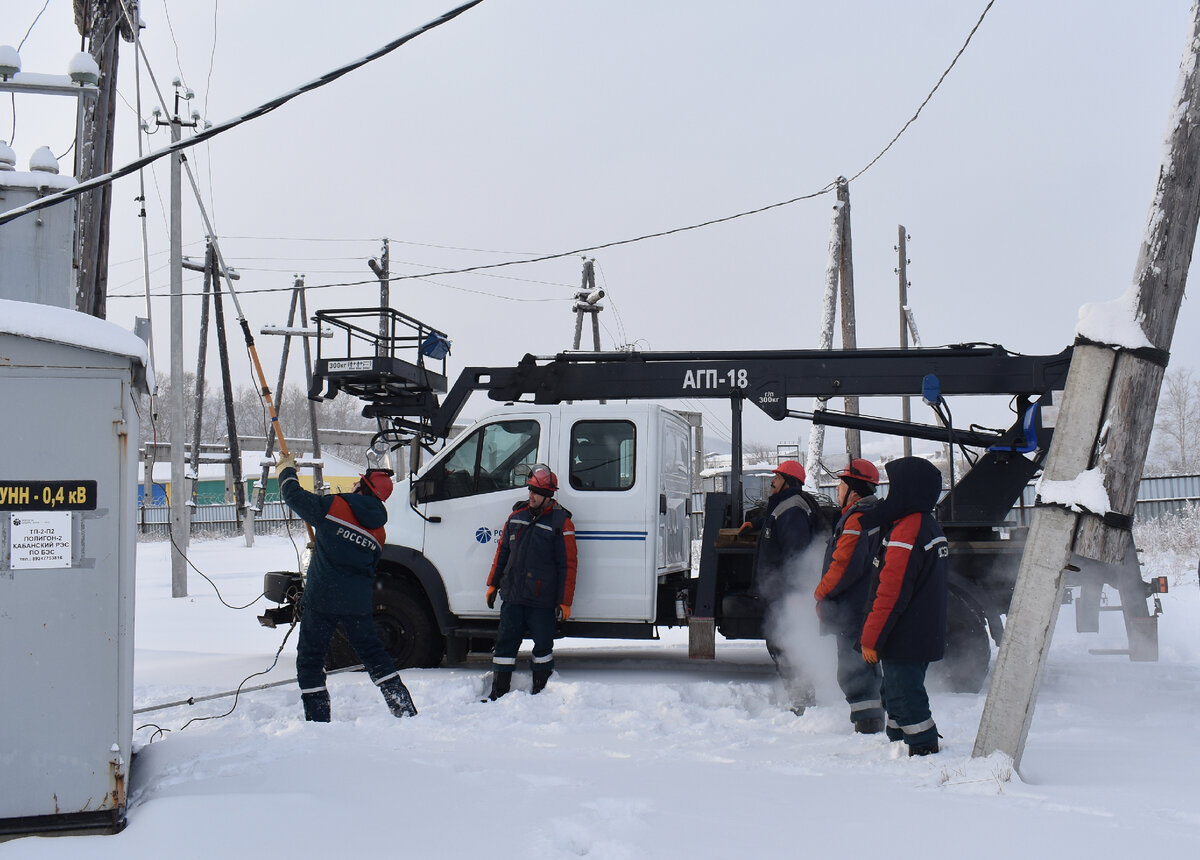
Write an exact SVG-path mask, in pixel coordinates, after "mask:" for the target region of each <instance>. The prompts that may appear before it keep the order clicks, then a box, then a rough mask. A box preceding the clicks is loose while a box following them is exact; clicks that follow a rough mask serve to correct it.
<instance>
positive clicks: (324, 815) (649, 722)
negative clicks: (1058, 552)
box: [0, 537, 1200, 860]
mask: <svg viewBox="0 0 1200 860" xmlns="http://www.w3.org/2000/svg"><path fill="white" fill-rule="evenodd" d="M167 549H168V547H167V545H166V544H165V543H143V544H139V546H138V589H137V601H138V605H137V634H136V643H137V656H136V673H135V682H136V695H135V703H134V707H135V709H142V708H149V707H152V706H154V705H157V704H160V703H165V702H173V701H177V700H181V699H185V698H187V697H188V696H195V697H200V696H203V695H209V694H214V693H221V692H224V691H227V690H232V689H233V688H235V687H236V686H237V684H238V683H239V682H240V681H241V680H242V679H243V678H244V677H246V676H247V675H249V674H251V673H252V672H256V671H260V670H262V669H263V668H265V667H266V666H267V665H268V664H269V663H270V661H271V659H272V656H273V655H274V653H275V650H276V649H277V648H278V646H279V642H280V640H281V638H282V636H283V631H282V630H275V631H272V630H267V629H264V628H260V627H259V625H258V624H257V622H256V621H255V619H254V614H255V612H256V609H258V607H254V608H251V609H247V610H244V611H239V612H235V611H231V610H229V609H227V608H225V607H224V606H222V605H221V603H220V602H219V601H218V600H217V598H216V596H215V594H214V592H213V589H212V587H211V586H209V584H208V583H206V582H205V581H204V580H203V579H201V578H200V577H199V576H197V575H196V574H195V573H193V574H192V575H191V578H190V583H189V591H190V593H191V594H192V595H193V596H191V597H188V598H181V599H172V598H171V597H170V562H169V556H168V551H167ZM191 559H192V561H193V563H194V564H195V565H196V566H197V567H198V568H199V569H200V570H202V571H204V572H205V573H207V574H208V575H209V576H211V577H212V578H213V579H214V580H215V581H216V582H217V584H218V585H219V586H220V588H221V591H222V593H223V595H224V596H225V599H226V600H228V601H229V602H230V603H233V604H239V603H245V602H247V601H249V600H251V599H253V597H254V596H255V595H256V594H257V593H258V592H259V590H260V586H261V581H262V573H263V571H265V570H272V569H288V568H293V569H294V567H295V550H294V548H293V546H292V544H291V543H290V542H289V541H288V540H287V538H284V537H274V538H261V537H260V538H259V539H258V541H257V543H256V545H255V547H254V548H252V549H248V548H246V547H245V546H244V545H243V544H242V543H241V542H240V541H238V540H219V541H202V542H196V543H193V544H192V553H191ZM1147 561H1148V565H1147V567H1148V570H1147V573H1153V574H1160V573H1161V574H1167V575H1168V576H1169V577H1170V578H1171V581H1172V592H1171V593H1170V594H1169V595H1166V596H1165V597H1164V598H1163V606H1164V611H1165V614H1164V616H1163V618H1162V621H1161V625H1160V636H1161V645H1160V649H1161V660H1160V662H1158V663H1130V662H1129V661H1128V660H1127V659H1126V658H1124V657H1113V656H1096V655H1091V654H1089V653H1088V649H1089V648H1114V647H1122V646H1123V645H1124V635H1123V630H1122V627H1121V623H1120V614H1119V613H1104V614H1103V616H1102V631H1101V633H1100V634H1090V635H1083V634H1077V633H1075V632H1074V620H1073V617H1072V614H1071V608H1070V607H1064V610H1063V611H1064V615H1063V617H1062V620H1061V621H1060V623H1059V626H1058V631H1057V633H1056V637H1055V641H1054V647H1053V651H1052V654H1051V656H1050V659H1049V663H1048V667H1047V672H1046V679H1045V683H1044V685H1043V687H1042V691H1041V696H1040V698H1039V701H1038V709H1037V713H1036V716H1035V718H1034V722H1033V728H1032V732H1031V734H1030V738H1029V742H1028V745H1027V748H1026V753H1025V757H1024V761H1023V765H1022V773H1021V774H1020V775H1017V774H1014V773H1010V769H1009V768H1008V767H1007V766H1006V763H1005V761H1004V760H1003V759H1002V758H1001V757H999V756H994V757H992V758H989V759H980V760H975V759H972V758H971V756H970V753H971V748H972V745H973V742H974V737H975V732H976V729H977V728H978V724H979V716H980V713H981V710H982V707H983V696H982V695H980V696H975V695H963V694H950V693H936V694H935V695H934V697H933V712H934V717H935V718H936V720H937V723H938V727H939V729H940V730H941V732H942V734H943V735H944V741H943V744H944V750H943V752H942V753H941V754H940V755H937V756H930V757H928V758H923V759H908V758H906V757H905V756H904V755H903V745H901V744H889V743H888V742H887V741H886V740H884V739H883V737H882V736H872V737H864V736H861V735H854V734H853V733H852V732H851V730H850V723H849V721H848V719H847V716H846V709H845V705H844V703H842V702H840V700H839V699H838V697H837V694H836V691H835V690H834V688H833V686H832V680H831V679H830V678H826V679H825V681H824V684H823V685H822V693H823V695H822V705H821V706H818V707H817V708H814V709H810V710H809V712H808V713H807V714H806V715H804V716H803V717H801V718H797V717H795V716H793V715H792V714H791V713H790V712H789V711H787V710H786V709H785V708H783V707H781V689H780V686H779V683H778V681H777V680H776V678H775V675H774V672H773V669H772V666H771V664H770V661H769V658H768V657H767V654H766V650H765V648H763V646H762V645H761V643H740V642H724V641H718V657H717V660H716V662H713V663H708V662H694V661H689V660H688V657H687V642H686V636H685V635H684V634H681V633H678V632H668V633H667V634H665V638H664V640H663V641H662V642H655V643H626V642H620V643H612V642H606V643H596V642H591V643H589V642H570V641H568V642H563V643H560V645H559V646H558V648H557V649H556V655H557V660H558V664H559V675H558V676H556V677H555V678H554V679H553V680H552V681H551V685H550V687H549V688H548V689H547V690H546V692H545V693H544V694H542V695H539V696H538V697H536V698H534V697H531V696H529V695H528V694H527V692H526V691H527V690H528V688H529V680H528V676H527V674H525V673H524V671H523V672H522V673H520V674H518V676H517V681H516V686H517V687H518V688H519V690H518V691H517V692H515V693H514V694H512V695H509V696H507V697H505V698H504V699H502V700H501V701H499V702H496V703H487V704H483V703H481V702H480V701H479V699H480V697H481V695H482V694H483V692H484V689H485V684H486V679H487V676H488V662H487V661H486V660H484V659H481V658H478V657H473V658H472V659H471V660H470V661H469V662H468V663H467V664H466V665H465V666H463V667H460V668H453V669H426V670H408V671H406V672H405V673H404V677H405V681H406V682H407V684H408V686H409V688H410V689H411V690H412V692H413V697H414V700H415V701H416V704H417V706H418V708H419V709H420V716H418V717H417V718H415V719H412V720H396V719H394V718H393V717H391V716H390V715H389V714H388V712H387V710H386V709H385V707H384V704H383V702H382V700H381V699H380V697H379V695H378V694H377V692H376V691H375V689H374V687H373V686H372V685H371V683H370V681H369V680H368V679H367V678H366V677H365V676H364V675H362V674H361V673H351V674H343V675H339V676H335V677H333V678H331V681H330V687H331V691H332V694H333V706H334V722H333V723H332V724H331V725H314V724H306V723H305V722H304V721H303V719H302V718H301V709H300V704H299V693H298V690H297V689H296V687H295V686H294V685H292V684H287V685H284V686H280V687H274V688H270V689H265V690H260V691H255V692H251V693H248V694H245V695H243V696H242V697H241V699H240V701H239V702H238V704H237V707H236V709H235V710H234V711H233V712H232V714H230V715H229V716H227V717H224V718H222V719H214V720H206V721H201V722H193V723H192V724H191V725H190V726H188V727H187V728H186V729H184V730H182V731H181V727H182V726H183V725H184V724H185V723H186V722H187V721H188V720H189V719H191V718H194V717H197V716H206V715H211V714H221V713H224V712H225V711H227V710H228V709H229V707H230V705H231V704H232V699H231V698H220V699H214V700H211V701H205V702H200V703H198V704H196V705H193V706H186V705H184V706H178V707H173V708H169V709H166V710H160V711H155V712H152V713H143V714H139V715H138V716H136V717H135V726H139V727H141V726H144V727H143V728H139V729H138V730H137V731H136V733H135V736H134V746H135V749H137V750H138V752H137V754H136V758H135V760H134V763H133V771H132V782H131V792H130V804H129V824H128V827H127V829H126V830H125V831H124V832H123V833H121V834H119V835H116V836H73V837H63V838H54V839H46V838H34V837H28V838H23V839H17V840H13V841H10V842H7V843H3V844H0V860H16V858H25V857H36V858H39V860H42V858H54V857H71V858H77V857H84V858H92V857H97V858H130V857H149V856H170V857H172V858H201V857H203V858H217V857H222V858H225V857H228V858H236V857H247V858H263V859H264V860H265V858H275V857H280V858H283V857H288V858H294V857H311V856H330V857H341V856H353V855H354V854H355V853H357V852H360V851H364V850H365V851H380V852H387V855H388V856H396V857H412V858H459V857H463V858H465V857H490V858H556V857H576V856H587V857H597V858H642V857H689V858H710V857H712V858H716V857H721V858H726V857H755V858H757V857H782V856H815V857H822V856H835V855H838V856H853V855H856V854H859V853H862V852H863V850H864V849H866V850H867V851H869V852H870V853H871V854H873V855H876V856H888V857H899V858H906V857H935V858H942V857H947V858H948V857H971V858H988V857H1001V856H1004V857H1014V856H1016V857H1021V856H1025V857H1047V856H1049V857H1064V858H1065V857H1085V856H1092V857H1125V856H1140V855H1143V854H1146V855H1149V856H1153V857H1155V858H1174V857H1188V858H1192V857H1195V856H1196V852H1197V847H1198V846H1200V788H1198V785H1197V783H1198V781H1197V778H1196V768H1197V763H1198V762H1200V725H1198V721H1197V714H1198V713H1200V590H1198V589H1197V582H1196V563H1195V558H1186V557H1182V556H1176V555H1164V556H1162V557H1161V558H1160V559H1159V560H1156V559H1154V558H1153V557H1151V558H1149V559H1148V560H1147ZM481 575H482V574H481ZM261 605H262V604H261V603H260V604H259V606H261ZM293 646H294V642H293V641H291V640H289V642H288V644H287V647H286V649H285V651H284V654H283V656H282V658H281V660H280V666H278V667H277V668H276V669H275V670H274V671H272V672H271V673H270V674H269V675H267V676H264V677H259V678H255V679H253V680H252V681H250V682H249V683H250V685H255V684H261V683H264V682H269V681H272V680H282V679H286V678H290V677H291V676H292V669H293V666H292V661H293V659H294V648H293ZM825 663H826V665H828V667H829V673H828V674H829V675H830V676H831V674H832V655H830V656H829V659H828V660H827V661H825ZM522 668H524V667H522ZM156 727H160V728H161V729H162V730H163V731H162V732H161V733H158V732H157V731H156ZM152 739H153V742H151V741H152Z"/></svg>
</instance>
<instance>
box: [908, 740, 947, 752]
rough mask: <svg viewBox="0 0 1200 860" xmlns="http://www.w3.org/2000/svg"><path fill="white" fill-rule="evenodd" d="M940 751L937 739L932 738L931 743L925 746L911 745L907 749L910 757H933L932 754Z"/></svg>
mask: <svg viewBox="0 0 1200 860" xmlns="http://www.w3.org/2000/svg"><path fill="white" fill-rule="evenodd" d="M940 749H941V747H939V746H938V742H937V739H936V738H934V739H933V740H932V741H930V742H929V743H927V744H913V745H912V746H910V747H909V748H908V754H909V755H910V756H914V755H933V754H934V753H936V752H938V751H939V750H940Z"/></svg>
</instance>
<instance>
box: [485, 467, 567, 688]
mask: <svg viewBox="0 0 1200 860" xmlns="http://www.w3.org/2000/svg"><path fill="white" fill-rule="evenodd" d="M525 486H526V487H527V488H528V490H529V499H528V501H525V502H519V503H518V504H517V505H516V506H515V507H514V508H513V512H512V513H511V514H510V515H509V517H508V521H507V522H505V524H504V530H503V531H502V532H501V534H500V541H499V543H498V544H497V546H496V555H495V557H494V558H493V559H492V567H491V570H490V571H489V572H488V578H487V592H486V594H485V598H484V599H485V600H486V602H487V606H488V609H494V608H495V606H496V595H497V594H499V596H500V599H501V601H502V603H501V606H500V629H499V630H498V631H497V632H496V645H495V648H494V649H493V652H492V689H491V691H490V692H489V693H488V699H490V700H491V701H495V700H496V699H498V698H500V697H501V696H503V695H505V694H506V693H507V692H508V691H509V689H511V686H512V673H513V669H514V668H515V667H516V663H517V652H518V651H519V650H520V649H521V641H522V640H523V639H524V638H525V635H526V633H528V634H529V636H530V637H532V639H533V687H532V688H531V692H532V693H533V694H534V695H536V694H537V693H540V692H541V691H542V690H543V689H545V687H546V682H547V681H549V680H550V675H551V673H553V671H554V634H555V632H556V630H557V623H556V622H559V621H566V620H567V619H568V618H570V617H571V603H572V601H574V599H575V573H576V570H577V568H578V566H579V561H578V551H577V549H576V544H575V523H573V522H572V521H571V512H570V511H568V510H567V509H566V508H564V507H563V506H562V505H559V504H558V503H557V502H555V500H554V493H555V491H557V490H558V477H557V476H556V475H555V474H554V473H553V472H552V471H550V469H549V467H547V466H544V465H542V464H541V463H538V464H535V465H534V466H532V467H531V468H530V474H529V480H528V481H527V482H526V485H525Z"/></svg>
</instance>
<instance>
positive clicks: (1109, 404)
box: [973, 2, 1200, 768]
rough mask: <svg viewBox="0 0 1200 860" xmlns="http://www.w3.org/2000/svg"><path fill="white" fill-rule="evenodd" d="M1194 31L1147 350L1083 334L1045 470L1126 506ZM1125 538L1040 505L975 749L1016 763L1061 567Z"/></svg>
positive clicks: (1159, 344)
mask: <svg viewBox="0 0 1200 860" xmlns="http://www.w3.org/2000/svg"><path fill="white" fill-rule="evenodd" d="M1188 36H1189V38H1188V41H1187V43H1186V46H1185V48H1184V53H1183V60H1182V62H1181V64H1180V76H1179V85H1178V89H1177V92H1176V105H1175V107H1174V108H1173V110H1172V112H1171V119H1170V122H1169V125H1168V128H1167V135H1166V138H1167V139H1166V145H1165V146H1164V148H1163V162H1162V164H1161V166H1160V168H1159V175H1158V180H1157V184H1156V187H1155V194H1154V199H1153V202H1152V204H1151V207H1150V215H1149V218H1148V219H1147V227H1146V235H1145V240H1144V241H1143V244H1142V247H1141V251H1140V253H1139V255H1138V263H1137V271H1136V277H1135V289H1136V310H1135V314H1134V316H1135V321H1136V323H1137V324H1138V325H1139V326H1140V328H1141V333H1142V335H1143V341H1144V342H1146V343H1148V346H1144V347H1143V346H1141V345H1140V344H1139V345H1134V344H1128V343H1122V344H1097V343H1094V342H1090V341H1087V340H1082V339H1081V341H1080V342H1077V344H1076V347H1075V353H1074V355H1073V357H1072V359H1071V371H1070V373H1069V375H1068V377H1067V385H1066V391H1065V392H1064V398H1063V405H1062V408H1061V409H1060V412H1059V418H1058V422H1057V424H1056V426H1055V430H1054V439H1053V441H1052V442H1051V445H1050V451H1049V453H1048V454H1047V458H1046V469H1045V475H1044V477H1043V480H1047V479H1048V480H1057V481H1071V480H1074V479H1075V478H1076V477H1078V476H1079V474H1080V473H1082V472H1083V471H1084V470H1086V469H1088V468H1099V469H1100V471H1101V474H1102V475H1103V478H1104V484H1105V489H1106V490H1107V492H1108V497H1109V498H1108V500H1109V505H1110V507H1111V508H1112V510H1113V511H1115V512H1116V513H1119V514H1126V513H1130V514H1131V513H1132V511H1133V501H1134V499H1135V498H1136V493H1137V484H1138V482H1139V480H1140V477H1141V470H1142V465H1143V464H1144V461H1145V457H1146V449H1147V447H1148V445H1149V438H1150V429H1151V428H1152V427H1153V423H1154V412H1155V403H1156V402H1157V399H1158V390H1159V384H1160V383H1161V381H1162V375H1163V366H1162V365H1163V363H1164V361H1165V356H1166V353H1167V351H1168V350H1169V349H1170V345H1171V339H1172V336H1173V334H1174V329H1175V320H1176V317H1177V315H1178V312H1179V305H1180V303H1181V302H1182V300H1183V291H1184V287H1185V286H1186V282H1187V271H1188V267H1189V266H1190V264H1191V258H1192V250H1193V246H1194V245H1195V241H1196V228H1197V222H1198V221H1200V133H1198V131H1197V130H1198V129H1200V2H1196V3H1194V4H1193V6H1192V21H1191V28H1190V32H1189V34H1188ZM1127 296H1128V294H1127ZM1085 326H1086V321H1085V323H1083V324H1081V329H1084V328H1085ZM1084 335H1086V331H1085V330H1081V337H1082V336H1084ZM1100 336H1103V335H1100ZM1093 337H1095V336H1093ZM1102 427H1103V428H1104V429H1103V432H1102V431H1101V428H1102ZM1127 485H1128V486H1127ZM1077 530H1078V534H1076V532H1077ZM1129 546H1130V541H1129V533H1128V531H1127V530H1123V529H1114V528H1113V527H1112V526H1110V525H1108V524H1105V523H1104V522H1103V521H1102V520H1100V519H1099V517H1097V516H1094V515H1084V514H1076V513H1073V512H1071V511H1067V510H1064V509H1060V508H1055V507H1048V506H1043V505H1040V504H1039V506H1038V507H1037V508H1035V509H1034V513H1033V521H1032V525H1031V526H1030V532H1029V537H1028V539H1027V541H1026V544H1025V552H1024V554H1023V555H1022V557H1021V567H1020V570H1019V572H1018V574H1017V583H1016V589H1015V591H1014V594H1013V600H1012V603H1011V605H1010V607H1009V614H1008V623H1007V629H1006V630H1005V631H1004V638H1003V640H1002V642H1001V644H1000V653H999V656H998V658H997V660H996V667H995V669H994V671H993V673H992V683H991V686H990V687H989V689H988V696H987V701H986V702H985V704H984V709H983V716H982V718H981V719H980V723H979V733H978V735H977V736H976V738H975V749H974V753H973V754H974V755H976V756H986V755H990V754H991V753H992V752H996V751H999V752H1003V753H1007V754H1008V755H1011V756H1012V759H1013V764H1014V767H1017V768H1019V767H1020V763H1021V757H1022V755H1023V754H1024V751H1025V740H1026V738H1027V736H1028V733H1029V726H1030V723H1031V721H1032V719H1033V711H1034V706H1035V704H1036V701H1037V691H1038V687H1039V685H1040V683H1041V677H1042V671H1043V669H1044V667H1045V663H1046V655H1047V653H1048V652H1049V649H1050V639H1051V637H1052V636H1053V633H1054V622H1055V620H1056V618H1057V616H1058V611H1059V606H1060V603H1061V598H1062V590H1063V567H1064V566H1065V565H1066V564H1067V563H1068V561H1070V559H1071V555H1072V552H1073V551H1074V552H1076V553H1078V554H1080V555H1084V556H1086V557H1091V558H1096V559H1099V560H1101V561H1106V560H1109V559H1112V560H1114V561H1119V560H1122V559H1123V558H1124V556H1125V553H1126V551H1127V549H1128V547H1129ZM1109 563H1112V561H1110V562H1109ZM1122 598H1123V599H1124V595H1122Z"/></svg>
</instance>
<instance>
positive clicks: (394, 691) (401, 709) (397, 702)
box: [379, 672, 417, 717]
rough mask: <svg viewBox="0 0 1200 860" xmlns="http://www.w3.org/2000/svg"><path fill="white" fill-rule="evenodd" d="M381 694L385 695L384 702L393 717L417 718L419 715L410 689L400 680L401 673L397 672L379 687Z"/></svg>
mask: <svg viewBox="0 0 1200 860" xmlns="http://www.w3.org/2000/svg"><path fill="white" fill-rule="evenodd" d="M379 692H381V693H383V700H384V701H385V702H387V706H388V710H389V711H391V712H392V716H393V717H415V716H416V715H417V707H416V705H414V704H413V700H412V696H410V695H409V693H408V687H406V686H404V682H403V681H401V680H400V673H398V672H397V673H396V674H395V675H392V676H390V677H388V678H387V679H386V680H384V681H383V682H382V683H381V684H380V685H379Z"/></svg>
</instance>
